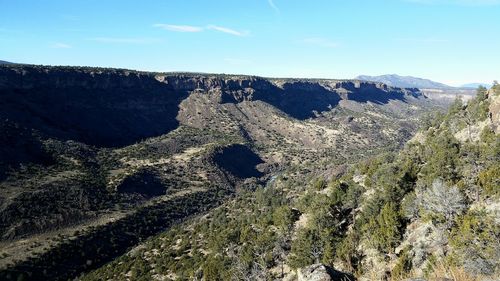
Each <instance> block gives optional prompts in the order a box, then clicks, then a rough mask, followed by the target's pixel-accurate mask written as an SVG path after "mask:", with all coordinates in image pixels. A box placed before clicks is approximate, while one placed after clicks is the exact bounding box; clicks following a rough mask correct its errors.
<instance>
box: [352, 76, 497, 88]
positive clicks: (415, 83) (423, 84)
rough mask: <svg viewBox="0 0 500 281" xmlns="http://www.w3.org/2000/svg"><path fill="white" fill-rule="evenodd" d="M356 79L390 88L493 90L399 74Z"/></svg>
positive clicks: (485, 85) (483, 84)
mask: <svg viewBox="0 0 500 281" xmlns="http://www.w3.org/2000/svg"><path fill="white" fill-rule="evenodd" d="M355 79H359V80H364V81H371V82H382V83H384V84H386V85H388V86H392V87H399V88H419V89H440V90H452V89H476V88H477V87H479V86H483V87H486V88H491V85H490V84H486V83H468V84H464V85H462V86H460V87H452V86H449V85H446V84H443V83H439V82H435V81H432V80H429V79H424V78H418V77H413V76H400V75H397V74H386V75H380V76H369V75H359V76H357V77H356V78H355Z"/></svg>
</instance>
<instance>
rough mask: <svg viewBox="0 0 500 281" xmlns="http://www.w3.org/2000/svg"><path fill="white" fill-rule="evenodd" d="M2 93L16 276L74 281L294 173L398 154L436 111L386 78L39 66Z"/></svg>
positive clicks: (6, 225)
mask: <svg viewBox="0 0 500 281" xmlns="http://www.w3.org/2000/svg"><path fill="white" fill-rule="evenodd" d="M0 95H1V101H2V102H1V103H0V121H1V124H0V126H1V127H2V131H3V132H5V133H4V134H2V136H1V137H0V179H1V182H0V191H1V192H0V237H1V238H0V245H1V247H0V248H1V252H0V256H1V257H2V259H0V277H2V279H6V278H8V280H9V279H14V280H15V279H16V278H18V277H19V276H21V277H19V278H24V279H25V280H40V279H58V280H66V279H68V278H73V277H76V276H78V275H80V274H81V273H83V272H88V271H89V270H92V269H95V268H98V267H101V266H102V265H104V264H106V263H108V262H109V261H112V260H113V259H115V258H116V257H119V256H121V255H123V254H125V253H126V252H127V251H128V250H129V249H130V248H131V247H134V246H136V245H138V244H139V243H140V242H141V241H144V240H145V239H148V238H149V237H151V236H155V235H157V234H159V233H161V232H163V231H165V230H168V229H170V228H172V227H173V228H175V227H176V226H177V225H179V224H181V223H182V222H183V221H185V220H189V219H190V218H193V217H194V218H196V217H198V215H201V214H211V212H212V210H220V209H221V208H224V207H223V206H226V205H225V204H233V203H231V202H238V200H240V199H238V198H247V197H246V196H247V195H245V194H253V192H254V191H255V192H260V191H259V190H261V188H263V187H264V186H266V185H269V184H271V183H273V182H276V180H277V178H278V177H281V176H282V175H284V174H288V173H290V180H291V181H297V182H303V181H306V180H307V179H308V178H309V177H311V176H313V175H315V174H318V173H323V172H328V171H331V169H333V170H338V171H342V170H343V169H345V168H346V167H347V166H346V164H348V163H354V162H355V161H357V160H358V159H362V158H366V157H368V156H371V155H375V154H377V153H379V152H380V151H382V150H386V149H394V148H397V147H400V146H401V145H402V144H403V142H404V141H405V140H407V139H408V138H410V137H411V135H412V134H413V133H414V132H415V130H416V128H417V126H418V121H419V119H420V117H421V116H423V115H424V114H426V113H428V112H431V111H435V110H436V108H435V107H434V106H433V105H432V103H431V102H430V101H429V100H428V99H427V98H425V96H423V95H422V94H421V93H420V92H419V91H418V90H413V89H399V88H393V87H388V86H386V85H384V84H381V83H369V82H360V81H345V80H344V81H342V80H314V79H267V78H261V77H253V76H235V75H212V74H196V73H149V72H138V71H132V70H124V69H103V68H85V67H46V66H29V65H4V66H0ZM408 116H410V117H408ZM329 173H332V172H329ZM294 192H295V191H293V192H292V193H291V194H293V193H294ZM296 192H299V193H300V189H298V190H296ZM248 196H253V195H248ZM233 200H237V201H233ZM218 206H219V207H218Z"/></svg>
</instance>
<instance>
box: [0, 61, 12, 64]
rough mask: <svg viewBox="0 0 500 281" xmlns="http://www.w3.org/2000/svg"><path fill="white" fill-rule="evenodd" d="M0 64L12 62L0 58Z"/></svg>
mask: <svg viewBox="0 0 500 281" xmlns="http://www.w3.org/2000/svg"><path fill="white" fill-rule="evenodd" d="M0 64H14V63H12V62H10V61H4V60H0Z"/></svg>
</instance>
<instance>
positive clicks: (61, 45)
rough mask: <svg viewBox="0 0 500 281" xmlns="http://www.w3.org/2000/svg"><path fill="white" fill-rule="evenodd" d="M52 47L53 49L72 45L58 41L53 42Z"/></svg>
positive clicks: (66, 47) (67, 47)
mask: <svg viewBox="0 0 500 281" xmlns="http://www.w3.org/2000/svg"><path fill="white" fill-rule="evenodd" d="M50 47H51V48H53V49H69V48H71V45H69V44H66V43H61V42H57V43H54V44H52V45H51V46H50Z"/></svg>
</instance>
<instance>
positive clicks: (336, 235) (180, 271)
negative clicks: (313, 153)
mask: <svg viewBox="0 0 500 281" xmlns="http://www.w3.org/2000/svg"><path fill="white" fill-rule="evenodd" d="M499 104H500V88H499V87H498V86H496V87H494V88H493V89H492V90H490V91H488V92H484V91H483V92H480V93H478V97H477V98H476V99H474V100H472V101H471V102H469V103H468V104H467V105H463V104H461V103H455V104H454V106H452V107H451V108H450V110H449V112H448V113H446V114H440V115H439V116H436V117H435V118H432V119H429V121H428V122H426V123H425V124H424V125H423V128H422V129H421V130H420V131H419V132H418V133H417V134H416V135H415V136H414V137H413V138H412V139H411V140H410V141H409V142H408V143H407V144H406V145H405V146H404V147H403V148H402V149H401V150H399V151H392V152H385V153H382V154H380V155H378V156H375V157H372V158H369V159H366V160H362V161H360V162H359V163H357V164H354V165H351V166H349V167H348V168H346V169H344V170H343V171H342V170H341V169H339V166H336V167H329V168H325V167H322V168H321V167H315V169H317V170H316V171H315V173H312V174H309V175H310V177H307V178H306V179H304V178H302V179H301V180H299V181H298V180H297V178H298V177H297V174H296V170H294V169H290V170H285V171H283V172H282V173H280V174H279V176H277V177H276V178H274V180H273V181H272V182H269V183H268V184H267V187H266V188H258V189H257V190H256V191H253V192H251V191H247V192H245V193H242V194H241V195H240V196H239V197H237V198H235V199H234V200H231V201H229V202H227V203H225V204H223V205H222V206H221V207H219V208H217V209H215V210H213V211H211V212H209V213H208V214H207V215H205V216H202V217H198V218H194V219H192V220H189V221H187V222H185V223H183V224H181V225H179V226H176V227H174V228H172V229H171V230H169V231H166V232H164V233H162V234H160V235H159V236H157V237H155V238H152V239H150V240H148V241H146V242H145V243H143V244H141V245H140V246H138V247H136V248H134V249H132V250H131V251H129V252H128V253H127V254H126V255H123V256H121V257H120V258H118V259H117V260H116V261H114V262H112V263H110V264H108V265H106V266H104V267H102V268H100V269H99V270H96V271H94V272H92V273H90V274H89V275H86V276H85V277H84V278H83V280H101V279H103V278H104V279H106V280H122V279H123V278H128V279H130V280H136V279H137V280H138V279H140V278H145V279H148V278H151V279H158V280H165V279H166V280H169V279H174V280H185V279H188V280H192V279H201V278H203V279H204V280H228V279H233V278H234V279H236V280H274V279H284V280H297V278H298V280H315V279H313V278H318V279H319V278H324V279H321V280H344V279H342V278H349V279H350V280H354V278H357V279H358V280H436V281H437V280H494V278H495V276H498V273H499V270H500V268H499V266H500V264H499V263H498V261H499V260H500V259H499V256H498V255H499V253H500V245H499V244H498V237H500V222H499V221H498V218H499V215H500V213H499V212H500V211H499V210H500V209H499V207H498V206H499V205H500V197H499V195H500V189H499V186H500V185H499V182H498V179H499V176H498V175H499V169H500V166H499V163H500V159H499V155H500V136H499V133H500V131H499V125H500V118H499V116H500V115H499V114H500V110H499V109H500V108H499V107H498V105H499ZM318 160H319V158H318ZM320 171H322V172H320ZM408 278H410V279H408ZM422 278H425V279H422ZM447 278H452V279H447ZM491 278H493V279H491Z"/></svg>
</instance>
